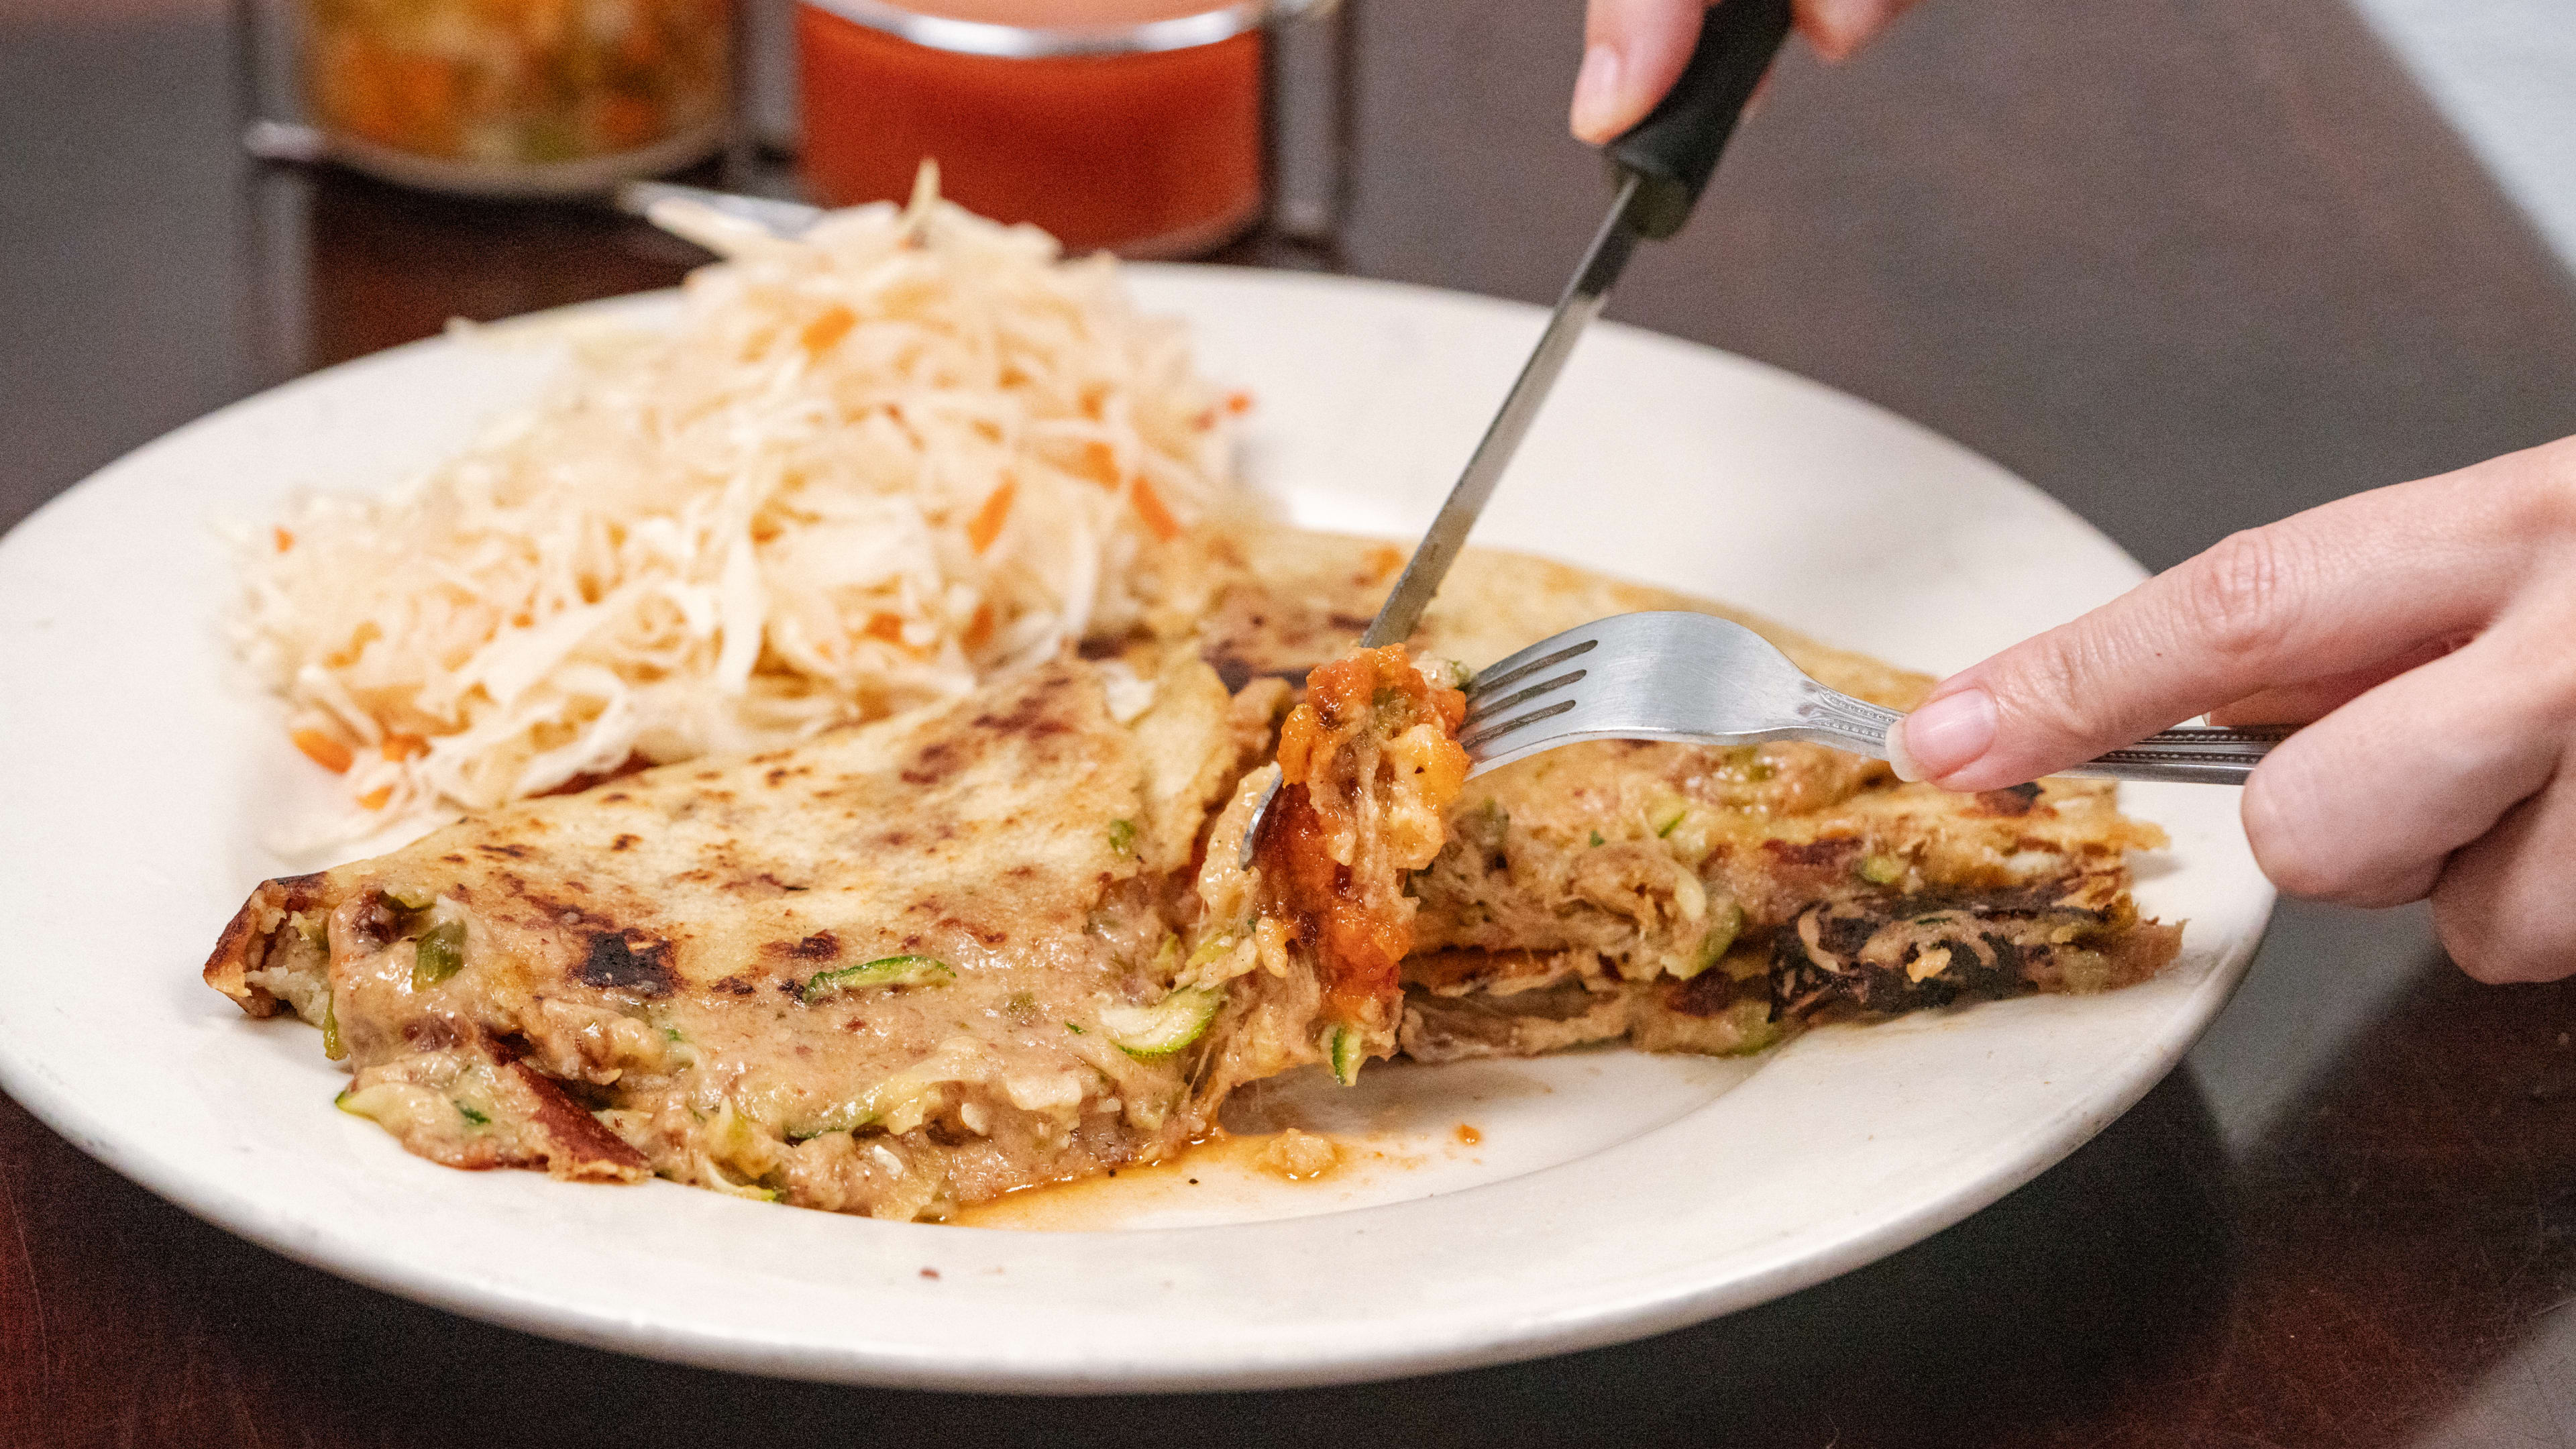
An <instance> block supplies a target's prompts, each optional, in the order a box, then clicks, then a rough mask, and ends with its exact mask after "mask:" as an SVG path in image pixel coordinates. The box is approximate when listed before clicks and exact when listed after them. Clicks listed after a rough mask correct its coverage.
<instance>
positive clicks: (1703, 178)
mask: <svg viewBox="0 0 2576 1449" xmlns="http://www.w3.org/2000/svg"><path fill="white" fill-rule="evenodd" d="M1789 7H1790V0H1721V3H1719V4H1718V5H1716V6H1715V7H1713V8H1711V9H1710V10H1709V12H1708V14H1707V17H1706V18H1705V19H1703V20H1702V21H1701V22H1700V31H1699V43H1698V45H1697V46H1695V47H1694V48H1693V49H1692V51H1691V58H1690V63H1689V64H1688V65H1687V66H1685V67H1684V68H1683V70H1682V76H1681V79H1680V80H1679V81H1677V82H1675V83H1674V86H1673V88H1672V90H1671V91H1670V92H1669V93H1668V94H1666V95H1665V97H1664V99H1663V101H1662V102H1661V103H1660V104H1658V105H1657V106H1656V107H1655V108H1654V110H1652V111H1650V112H1648V113H1647V115H1646V119H1644V120H1642V121H1640V122H1638V123H1637V124H1636V125H1635V126H1634V127H1633V128H1631V129H1630V130H1629V131H1627V132H1626V133H1625V134H1624V135H1622V136H1620V137H1619V139H1617V140H1615V141H1613V142H1611V143H1610V144H1609V146H1607V147H1606V148H1604V149H1605V151H1606V152H1607V154H1608V156H1609V158H1610V164H1611V174H1612V175H1613V177H1614V178H1615V186H1616V189H1615V191H1614V193H1613V195H1612V198H1611V202H1610V214H1609V215H1608V216H1606V217H1604V218H1603V219H1602V222H1601V228H1600V230H1599V231H1597V232H1595V233H1594V234H1593V237H1592V244H1591V246H1590V247H1588V248H1586V249H1585V251H1584V254H1583V260H1582V261H1581V262H1580V263H1579V264H1577V265H1576V267H1575V269H1574V277H1573V280H1571V281H1569V282H1568V283H1567V284H1566V288H1565V294H1564V295H1563V296H1562V297H1560V298H1559V299H1558V300H1557V304H1556V312H1555V314H1554V315H1552V316H1551V317H1549V318H1548V322H1547V330H1546V331H1544V332H1542V333H1540V334H1539V339H1538V346H1537V348H1536V349H1534V350H1533V351H1532V352H1531V354H1530V360H1529V361H1528V362H1527V363H1526V364H1524V365H1523V366H1522V368H1521V375H1520V377H1519V379H1518V380H1517V381H1515V382H1514V383H1513V384H1512V390H1511V391H1510V392H1509V393H1507V394H1505V395H1504V398H1503V406H1502V409H1501V410H1500V411H1499V412H1497V413H1496V414H1495V415H1494V421H1493V422H1492V423H1491V424H1490V425H1489V426H1487V427H1486V429H1485V436H1484V438H1483V440H1482V441H1480V442H1478V443H1477V444H1476V451H1475V452H1474V453H1472V454H1470V455H1469V456H1468V459H1467V467H1466V470H1465V471H1464V472H1462V473H1461V474H1460V475H1459V477H1458V482H1457V483H1456V485H1455V486H1453V487H1452V488H1451V489H1450V490H1449V498H1448V501H1446V502H1444V503H1442V504H1441V505H1440V512H1439V515H1438V516H1437V517H1435V518H1433V519H1432V521H1431V528H1430V531H1429V532H1427V533H1425V534H1424V535H1423V536H1422V542H1421V544H1420V545H1419V546H1418V547H1416V548H1415V549H1414V551H1413V557H1412V559H1411V560H1410V561H1409V562H1407V563H1406V564H1405V566H1404V573H1403V575H1402V576H1401V577H1399V578H1398V579H1397V580H1396V581H1395V589H1394V592H1392V593H1390V594H1388V595H1387V597H1386V603H1385V604H1384V605H1382V606H1381V607H1380V608H1379V609H1378V612H1377V617H1376V618H1375V619H1373V620H1371V621H1370V623H1369V626H1368V631H1367V632H1366V633H1364V634H1362V635H1360V641H1359V642H1360V647H1361V648H1363V649H1376V648H1383V647H1384V646H1386V645H1389V644H1395V643H1401V642H1402V641H1404V640H1406V639H1408V638H1411V637H1412V635H1413V631H1414V629H1415V628H1416V627H1417V626H1418V625H1420V624H1421V622H1422V612H1423V610H1424V609H1426V608H1428V607H1430V604H1431V597H1432V595H1434V594H1436V593H1438V592H1439V591H1440V581H1441V580H1442V579H1443V578H1445V577H1446V576H1447V575H1448V573H1449V566H1450V564H1452V563H1454V562H1456V561H1457V558H1458V551H1459V550H1460V549H1462V548H1464V547H1465V546H1466V543H1467V533H1468V530H1470V529H1472V528H1474V527H1475V525H1476V517H1477V515H1478V514H1481V513H1483V512H1484V511H1485V502H1486V500H1487V499H1490V498H1491V497H1493V495H1494V485H1495V484H1496V483H1497V482H1499V481H1501V479H1502V476H1503V470H1504V468H1506V467H1507V466H1509V465H1510V463H1511V460H1512V454H1513V453H1514V452H1516V451H1518V450H1519V448H1520V445H1521V439H1522V437H1523V436H1525V435H1526V434H1527V433H1528V432H1529V429H1530V424H1531V423H1532V422H1533V421H1535V420H1536V419H1537V417H1538V411H1539V408H1540V407H1541V406H1543V405H1544V404H1545V403H1546V401H1547V394H1548V389H1549V388H1550V387H1552V386H1554V385H1555V382H1556V376H1557V374H1558V373H1560V372H1562V371H1564V370H1565V360H1566V358H1567V357H1568V356H1569V355H1570V354H1571V353H1572V352H1573V351H1574V344H1575V343H1576V342H1577V341H1578V340H1580V339H1581V338H1582V336H1583V329H1584V328H1585V327H1586V326H1587V325H1589V324H1590V322H1591V321H1592V319H1593V318H1594V317H1597V316H1599V315H1600V313H1601V308H1602V305H1603V304H1604V303H1606V302H1607V301H1608V300H1609V298H1610V288H1611V287H1612V286H1613V285H1615V284H1616V283H1617V282H1618V280H1619V274H1620V273H1621V272H1622V271H1625V270H1626V269H1627V266H1628V259H1629V257H1630V256H1632V255H1634V254H1635V252H1636V249H1637V243H1638V242H1639V241H1660V240H1662V239H1663V238H1665V237H1669V236H1671V235H1672V234H1673V233H1675V232H1677V231H1680V230H1681V229H1682V225H1683V223H1685V222H1687V221H1689V220H1690V214H1691V208H1692V207H1693V206H1694V205H1695V204H1697V202H1698V201H1699V196H1700V192H1701V191H1703V190H1705V189H1706V188H1707V186H1708V180H1709V177H1710V175H1711V174H1713V173H1714V172H1715V171H1716V170H1717V158H1718V156H1719V155H1720V154H1721V153H1723V152H1724V151H1725V149H1726V143H1727V141H1728V139H1729V138H1731V137H1732V136H1733V135H1734V134H1735V125H1736V122H1737V121H1738V120H1740V119H1742V117H1743V115H1744V106H1745V103H1746V102H1747V101H1749V100H1751V99H1752V97H1753V91H1754V88H1755V87H1756V86H1758V85H1760V84H1761V82H1762V77H1763V75H1764V74H1765V73H1766V72H1767V71H1769V70H1770V68H1771V61H1772V58H1773V57H1775V56H1777V55H1778V54H1779V53H1780V45H1781V42H1782V41H1784V40H1786V39H1787V38H1788V35H1789ZM1278 792H1279V784H1278V781H1277V780H1276V779H1273V780H1272V781H1271V784H1270V788H1269V790H1268V791H1267V792H1266V793H1264V794H1263V796H1262V798H1261V803H1260V804H1259V805H1258V806H1256V807H1255V808H1254V810H1253V814H1252V820H1251V822H1250V823H1249V824H1248V825H1247V826H1246V827H1245V829H1244V832H1243V862H1244V864H1246V865H1247V866H1248V865H1250V864H1251V861H1252V852H1253V843H1254V841H1255V840H1257V839H1258V838H1259V836H1260V833H1261V825H1262V821H1263V820H1264V819H1265V818H1266V817H1267V816H1268V815H1269V812H1270V802H1271V801H1272V800H1274V799H1276V798H1278Z"/></svg>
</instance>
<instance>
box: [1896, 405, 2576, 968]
mask: <svg viewBox="0 0 2576 1449" xmlns="http://www.w3.org/2000/svg"><path fill="white" fill-rule="evenodd" d="M2203 712H2207V713H2208V714H2209V716H2210V719H2211V721H2212V722H2213V723H2217V724H2239V725H2248V724H2290V723H2306V722H2308V721H2314V723H2309V724H2307V727H2306V728H2305V729H2302V730H2300V731H2299V732H2298V733H2297V734H2295V735H2293V736H2291V737H2290V738H2289V739H2287V740H2285V741H2283V742H2282V743H2281V744H2280V745H2279V746H2277V747H2276V748H2274V750H2273V751H2272V753H2271V755H2270V756H2269V757H2268V758H2266V759H2265V760H2264V761H2263V763H2262V764H2261V765H2260V766H2259V767H2257V768H2256V770H2255V771H2254V775H2253V778H2252V779H2250V780H2248V781H2247V782H2246V785H2245V796H2244V804H2243V809H2244V816H2245V833H2246V835H2247V837H2248V838H2249V839H2250V840H2251V841H2252V842H2253V846H2254V857H2255V859H2256V860H2257V861H2258V862H2260V863H2261V865H2262V867H2263V873H2264V874H2266V875H2268V876H2270V877H2271V878H2272V880H2273V881H2274V883H2276V884H2278V885H2279V886H2280V887H2281V889H2282V890H2284V891H2287V892H2289V893H2290V894H2292V895H2299V896H2313V897H2317V898H2319V899H2323V900H2332V901H2342V902H2345V903H2347V904H2350V905H2356V906H2391V905H2397V904H2399V903H2401V902H2405V901H2411V900H2419V899H2422V898H2423V897H2425V896H2427V895H2429V896H2431V897H2432V899H2433V919H2434V924H2435V926H2436V928H2437V929H2438V930H2439V931H2440V932H2441V936H2442V943H2443V944H2444V945H2445V946H2447V947H2448V948H2449V949H2450V952H2451V957H2452V959H2453V960H2455V961H2457V962H2459V963H2460V965H2461V967H2462V968H2464V969H2465V970H2467V971H2468V973H2469V974H2470V975H2472V976H2475V977H2477V978H2479V979H2480V980H2484V981H2549V980H2555V979H2557V978H2559V977H2562V976H2567V975H2570V974H2571V973H2576V889H2570V882H2569V874H2570V872H2571V871H2576V756H2572V755H2571V750H2570V746H2571V744H2576V438H2568V439H2564V440H2561V441H2559V442H2556V443H2551V444H2548V445H2546V446H2544V447H2539V448H2533V449H2530V450H2529V451H2526V452H2520V453H2512V454H2508V455H2506V456H2504V457H2502V458H2497V459H2495V460H2493V461H2492V462H2486V463H2480V464H2478V465H2477V466H2475V467H2471V468H2463V469H2461V470H2460V471H2459V472H2456V473H2447V474H2444V475H2442V476H2441V477H2438V478H2427V479H2424V480H2422V481H2420V482H2415V483H2401V484H2398V485H2396V486H2394V487H2389V488H2381V489H2376V490H2374V491H2372V492H2369V493H2362V494H2357V495H2355V496H2353V497H2351V498H2346V499H2342V500H2340V501H2338V502H2334V503H2329V504H2327V505H2325V506H2324V507H2322V508H2312V509H2310V510H2308V511H2307V512H2305V513H2301V514H2298V515H2296V516H2294V517H2291V518H2288V519H2284V520H2283V521H2281V522H2279V523H2275V524H2270V525H2267V526H2265V527H2262V528H2257V529H2250V530H2248V531H2246V532H2244V533H2239V534H2236V535H2234V536H2232V537H2230V538H2227V539H2224V540H2222V541H2221V542H2220V543H2219V544H2218V546H2217V547H2215V548H2212V549H2211V550H2209V551H2208V552H2207V553H2204V554H2202V555H2200V556H2199V557H2197V558H2194V559H2192V560H2190V561H2189V562H2187V563H2184V564H2182V565H2180V566H2178V567H2176V568H2174V569H2172V570H2170V571H2168V572H2166V573H2164V574H2161V575H2158V576H2157V577H2156V578H2154V579H2151V580H2149V581H2147V582H2146V583H2144V584H2141V585H2139V586H2138V587H2137V588H2136V589H2134V590H2132V591H2130V592H2129V593H2128V594H2127V595H2125V596H2123V597H2121V598H2119V599H2116V600H2114V601H2112V602H2111V603H2109V604H2105V605H2104V606H2102V607H2101V608H2099V609H2096V610H2094V611H2093V612H2092V613H2090V614H2087V615H2085V616H2084V617H2083V618H2081V619H2078V620H2076V621H2075V622H2073V623H2071V624H2067V625H2065V626H2063V627H2061V628H2057V629H2053V630H2051V631H2049V632H2048V633H2045V634H2042V635H2040V636H2039V637H2038V638H2036V639H2032V640H2029V641H2028V642H2026V643H2022V644H2017V645H2015V646H2013V647H2012V648H2010V649H2007V650H2005V651H2004V652H2003V653H2001V654H1998V655H1996V656H1995V657H1993V658H1992V659H1989V660H1987V661H1986V662H1984V663H1983V664H1979V665H1977V666H1975V667H1974V668H1971V669H1968V670H1966V671H1964V672H1962V673H1959V674H1955V675H1953V676H1951V677H1950V678H1948V679H1945V680H1943V681H1942V682H1941V683H1940V685H1939V686H1938V687H1936V688H1934V689H1933V691H1932V693H1931V694H1930V695H1929V696H1928V697H1927V698H1926V699H1925V701H1924V703H1923V705H1922V706H1921V707H1920V708H1918V709H1917V710H1915V712H1914V713H1913V714H1912V715H1910V716H1908V717H1907V718H1906V720H1905V722H1904V724H1903V725H1902V726H1900V728H1899V729H1898V730H1896V731H1894V732H1892V733H1891V743H1900V742H1901V744H1902V745H1903V750H1902V753H1903V754H1905V755H1908V756H1911V758H1910V759H1909V760H1904V761H1900V762H1899V773H1901V774H1904V775H1905V776H1906V777H1907V778H1909V779H1911V778H1921V779H1928V780H1930V781H1931V782H1932V783H1934V784H1936V785H1939V786H1941V787H1942V788H1944V789H1950V790H1991V789H1995V788H1998V787H2000V786H2004V785H2012V784H2018V783H2020V782H2022V781H2025V780H2030V779H2034V778H2036V777H2038V776H2040V775H2044V774H2046V773H2048V772H2049V771H2051V770H2061V769H2065V768H2067V767H2069V766H2072V765H2074V764H2076V763H2078V762H2079V761H2082V760H2086V759H2090V758H2091V757H2093V756H2095V755H2098V754H2101V753H2102V752H2103V751H2105V750H2110V749H2115V748H2117V747H2119V746H2121V745H2124V744H2127V743H2129V742H2130V741H2133V740H2136V739H2139V738H2141V737H2143V736H2145V735H2148V734H2151V733H2153V732H2154V731H2156V730H2159V729H2163V728H2165V727H2167V726H2169V725H2171V724H2173V723H2174V722H2175V721H2176V720H2180V719H2186V718H2189V717H2190V716H2192V715H2196V714H2200V713H2203Z"/></svg>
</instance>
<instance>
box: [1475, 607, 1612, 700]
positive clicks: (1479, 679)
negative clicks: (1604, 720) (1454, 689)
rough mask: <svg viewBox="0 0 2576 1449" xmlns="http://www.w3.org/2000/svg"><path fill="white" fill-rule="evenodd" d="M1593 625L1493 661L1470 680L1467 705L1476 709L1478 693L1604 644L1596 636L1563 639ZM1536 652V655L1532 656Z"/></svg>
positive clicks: (1497, 687)
mask: <svg viewBox="0 0 2576 1449" xmlns="http://www.w3.org/2000/svg"><path fill="white" fill-rule="evenodd" d="M1592 627H1593V626H1592V625H1590V624H1586V625H1584V626H1582V628H1580V629H1568V630H1566V631H1565V634H1559V635H1557V636H1556V637H1555V638H1553V639H1542V640H1540V641H1539V642H1538V643H1536V644H1533V645H1531V646H1530V647H1529V648H1527V649H1524V650H1522V651H1521V652H1520V653H1518V654H1514V655H1512V656H1511V657H1509V658H1507V659H1504V660H1501V661H1500V662H1498V663H1496V664H1494V665H1493V666H1492V667H1491V668H1489V669H1487V670H1486V671H1485V672H1484V673H1482V674H1479V675H1477V676H1476V677H1475V678H1473V679H1471V680H1468V681H1467V704H1468V708H1470V709H1473V708H1474V707H1475V702H1476V700H1477V698H1478V697H1479V696H1483V695H1490V694H1491V693H1493V692H1494V691H1495V690H1497V689H1500V688H1502V687H1503V686H1504V685H1507V684H1511V683H1514V682H1515V681H1518V680H1522V679H1527V678H1528V677H1529V676H1531V675H1533V674H1536V673H1538V672H1539V671H1540V670H1542V669H1546V668H1549V667H1551V666H1553V665H1558V664H1563V663H1564V662H1565V661H1567V660H1569V659H1573V658H1577V657H1579V656H1581V655H1585V654H1589V653H1591V652H1592V651H1593V650H1595V649H1597V648H1599V647H1601V641H1600V640H1599V639H1597V638H1595V639H1578V640H1576V641H1574V642H1573V643H1571V644H1568V643H1565V642H1563V641H1564V639H1565V637H1566V634H1579V633H1582V632H1584V630H1587V629H1590V628H1592ZM1542 651H1544V652H1542ZM1533 655H1535V656H1537V657H1535V658H1533V657H1532V656H1533Z"/></svg>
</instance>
